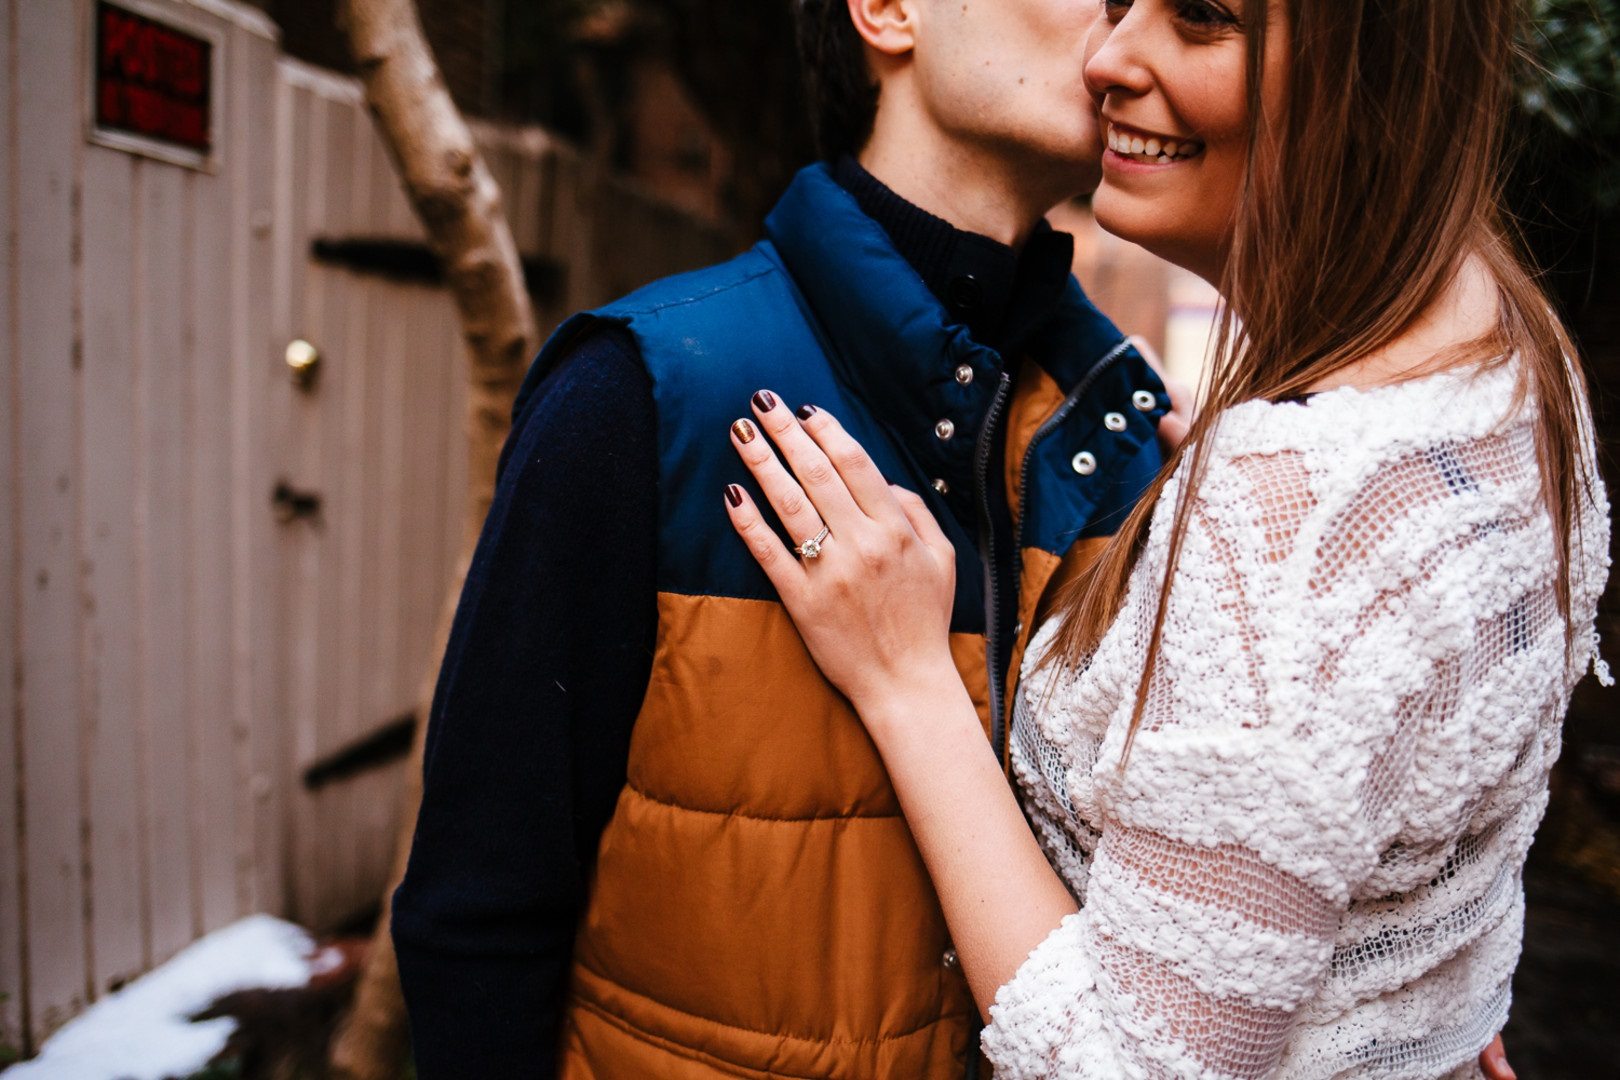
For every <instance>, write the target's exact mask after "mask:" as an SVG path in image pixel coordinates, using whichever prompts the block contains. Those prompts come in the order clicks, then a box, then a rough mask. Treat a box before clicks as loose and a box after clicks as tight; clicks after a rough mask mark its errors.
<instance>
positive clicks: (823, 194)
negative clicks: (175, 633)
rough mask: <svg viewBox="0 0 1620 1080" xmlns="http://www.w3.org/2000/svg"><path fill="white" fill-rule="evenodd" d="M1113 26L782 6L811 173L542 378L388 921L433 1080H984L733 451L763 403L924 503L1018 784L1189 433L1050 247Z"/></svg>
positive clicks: (1033, 0)
mask: <svg viewBox="0 0 1620 1080" xmlns="http://www.w3.org/2000/svg"><path fill="white" fill-rule="evenodd" d="M1095 9H1096V5H1095V0H996V2H995V3H989V2H986V0H967V2H965V3H964V2H963V0H804V2H802V3H799V4H798V7H797V11H798V18H799V20H800V32H801V33H800V36H801V44H802V46H803V52H804V58H805V61H806V69H807V72H808V75H809V83H810V86H811V96H812V100H813V103H814V107H815V109H816V122H817V129H818V137H819V139H820V141H821V143H822V148H823V152H824V155H825V157H826V159H827V163H826V164H823V165H819V166H815V167H812V168H811V169H808V170H806V171H805V172H804V173H801V174H800V176H799V177H798V178H797V179H796V180H795V181H794V183H793V184H792V186H791V187H790V188H789V190H788V192H787V193H786V194H785V195H784V197H783V199H782V201H781V203H780V204H779V205H778V206H777V208H776V209H775V210H774V211H773V212H772V214H771V216H770V217H769V219H768V220H767V223H766V229H765V231H766V237H767V239H766V240H765V241H764V242H762V244H760V245H759V246H757V247H756V248H754V249H753V250H751V251H749V252H747V253H745V254H744V255H743V256H741V257H739V258H738V259H736V260H733V261H732V262H730V263H727V264H724V265H722V266H719V267H714V268H711V269H709V270H704V271H699V272H697V273H695V274H689V275H683V276H680V277H677V278H674V279H670V280H667V281H663V282H658V283H655V284H653V285H652V286H649V287H648V288H646V289H644V290H641V291H640V292H638V293H636V294H634V295H632V296H631V297H628V298H626V299H625V300H622V301H619V302H617V303H615V304H613V305H609V306H608V307H607V308H604V309H601V310H600V311H598V312H594V313H590V314H587V315H583V316H578V317H576V318H575V319H573V320H570V321H569V322H568V323H567V324H566V325H564V326H563V327H562V328H561V329H560V330H559V331H558V332H557V334H556V335H555V336H554V337H553V338H552V340H551V341H550V342H549V343H548V344H547V346H546V348H545V349H544V350H543V351H542V353H541V355H540V357H539V358H538V359H537V361H536V362H535V364H534V367H533V369H532V370H531V372H530V374H529V377H528V379H527V380H526V382H525V385H524V387H523V389H522V391H521V392H520V394H519V397H518V401H517V404H516V407H515V410H514V421H515V422H514V428H513V432H512V435H511V438H510V439H509V441H508V444H507V446H506V448H505V451H504V453H503V456H502V460H501V464H500V477H499V486H498V490H497V495H496V499H495V502H494V505H493V507H492V510H491V513H490V516H489V519H488V522H487V523H486V525H485V529H484V533H483V536H482V539H481V541H480V544H479V548H478V551H477V553H476V555H475V558H474V561H473V564H472V567H471V570H470V572H469V574H468V579H467V584H466V588H465V591H464V593H463V596H462V599H461V604H460V608H459V610H458V613H457V618H456V623H455V627H454V630H453V632H452V635H451V640H450V643H449V648H448V650H447V654H446V657H445V662H444V666H443V669H442V670H441V673H440V677H439V684H438V687H437V692H436V695H435V701H434V707H433V711H432V717H431V720H430V727H429V732H428V742H427V747H426V755H425V760H424V795H423V802H422V809H421V817H420V820H419V823H418V826H417V833H416V839H415V844H414V847H413V850H412V854H411V861H410V866H409V870H408V872H407V874H406V878H405V881H404V883H403V884H402V885H401V887H400V889H399V890H398V892H397V894H396V896H395V901H394V915H393V930H394V938H395V943H396V945H397V948H398V955H399V964H400V972H401V979H402V983H403V985H404V989H405V993H406V998H407V1001H408V1003H409V1006H410V1013H411V1020H412V1027H413V1041H414V1045H415V1052H416V1059H417V1070H418V1075H420V1076H421V1077H423V1078H424V1080H436V1078H440V1077H467V1076H477V1077H502V1078H504V1077H517V1076H534V1075H542V1076H550V1075H552V1074H553V1072H554V1070H556V1071H560V1073H561V1074H562V1075H564V1076H567V1077H580V1078H600V1080H617V1078H621V1077H623V1078H643V1077H649V1078H650V1077H658V1078H664V1077H690V1078H694V1080H696V1078H704V1080H708V1078H720V1077H738V1076H760V1077H764V1076H793V1077H835V1076H836V1077H861V1078H865V1077H887V1076H893V1077H903V1078H907V1080H911V1078H918V1077H957V1076H964V1075H973V1074H974V1073H975V1072H976V1071H977V1069H978V1066H979V1059H978V1055H977V1053H976V1052H975V1051H974V1033H975V1030H976V1027H977V1017H976V1015H975V1010H974V1007H973V1004H972V1001H971V999H970V997H969V995H968V992H967V989H966V986H965V983H964V982H963V980H962V978H961V975H960V973H959V971H958V970H957V969H956V965H955V960H954V954H953V953H952V952H951V950H950V946H949V942H948V940H947V939H946V934H945V927H944V923H943V920H942V919H941V917H940V914H939V910H938V906H937V901H936V900H935V899H934V897H933V894H932V891H931V889H930V888H929V885H928V881H927V877H926V874H925V872H924V870H923V868H922V866H921V863H920V860H919V858H918V856H917V853H916V851H915V849H914V847H913V846H912V844H911V840H910V837H909V834H908V833H907V831H906V829H905V825H904V822H903V820H902V819H901V817H900V815H899V811H898V807H897V806H896V804H895V800H894V794H893V792H892V790H891V789H890V788H889V785H888V783H887V780H886V778H885V776H884V773H883V770H882V766H881V763H880V762H879V760H878V758H877V756H876V754H875V752H874V750H873V749H872V747H871V744H870V743H869V742H868V741H867V739H866V737H865V735H864V734H863V733H862V730H861V728H860V725H859V723H858V721H857V720H856V719H855V718H854V717H853V716H852V715H851V714H850V712H849V710H848V707H847V704H846V703H845V702H844V701H843V700H842V698H840V697H839V696H838V695H837V694H836V693H835V692H834V691H832V690H831V689H830V687H828V685H827V684H826V683H825V682H824V681H823V680H822V679H821V677H820V675H819V674H818V673H817V671H816V669H815V666H814V664H813V663H812V662H811V661H810V659H809V657H808V655H806V654H805V652H804V649H803V645H802V643H801V642H800V641H799V640H798V638H797V636H796V635H795V634H794V632H793V630H792V626H791V623H790V621H789V620H788V618H787V616H786V614H785V613H784V612H783V611H782V610H781V608H780V607H779V606H778V604H777V603H776V599H775V596H774V594H773V593H772V592H771V590H770V587H769V584H768V583H767V582H766V580H765V579H764V577H763V575H762V574H761V573H760V572H759V571H758V569H757V568H756V567H755V565H754V563H753V560H752V559H751V558H749V557H748V554H747V552H746V551H745V550H744V549H743V547H742V546H741V542H740V541H738V540H737V538H736V537H735V535H734V534H733V533H732V531H731V528H730V525H729V523H728V522H727V519H726V517H725V514H724V512H723V510H722V507H721V499H722V491H723V489H724V486H725V485H726V484H728V483H747V478H746V473H745V471H744V470H743V468H742V467H741V465H740V463H739V462H738V461H737V460H736V457H735V455H734V453H733V451H732V449H731V446H730V443H729V441H728V438H727V429H728V427H729V426H730V424H731V422H732V420H734V419H735V418H737V417H739V416H743V415H745V414H746V412H747V401H748V396H749V395H750V394H752V393H753V392H755V391H756V390H758V389H759V388H761V387H766V386H770V387H773V388H775V389H776V390H777V391H779V392H781V393H784V394H791V395H792V399H791V401H790V404H791V405H792V406H794V407H795V408H796V407H798V406H799V405H801V404H804V403H814V404H816V405H818V406H819V407H822V408H827V409H831V410H833V411H834V412H835V414H836V415H837V416H838V417H839V419H840V420H841V421H842V422H843V423H844V424H845V425H846V426H847V427H848V428H849V429H850V430H851V431H852V432H854V433H855V435H856V436H857V437H858V438H860V439H861V441H862V442H863V444H864V445H865V446H866V447H867V449H868V450H869V451H870V452H871V453H872V454H873V456H874V459H875V460H876V461H877V462H878V464H879V465H880V467H882V468H883V469H884V471H885V473H886V474H887V475H888V476H889V478H890V479H891V480H893V481H894V482H897V483H903V484H906V485H907V486H910V487H912V488H913V489H914V490H919V491H922V492H923V493H924V494H925V495H927V496H928V497H929V498H930V499H931V505H932V507H933V509H934V512H935V513H936V515H937V516H938V517H939V519H940V521H941V524H942V526H943V527H944V528H945V529H946V532H947V534H948V535H950V536H951V538H952V540H953V543H954V544H955V545H956V548H957V550H958V554H959V565H958V573H957V578H958V595H957V602H956V614H955V616H954V618H953V627H952V629H953V642H954V644H955V646H956V648H957V654H958V657H959V663H960V666H961V668H962V670H963V672H964V674H965V675H966V676H967V677H968V681H969V686H970V687H973V688H974V690H975V696H976V699H977V701H978V704H979V706H980V709H981V713H982V714H983V716H984V719H985V724H986V734H987V736H988V742H987V752H992V751H993V752H995V753H998V754H1001V753H1004V751H1005V719H1006V716H1007V714H1008V695H1009V686H1008V682H1009V676H1010V675H1011V674H1012V673H1015V672H1016V670H1017V662H1018V659H1019V657H1020V655H1021V652H1022V646H1023V643H1024V642H1025V641H1027V640H1028V636H1029V634H1030V632H1031V630H1032V629H1033V625H1034V623H1035V622H1036V621H1037V619H1038V618H1039V617H1040V615H1041V614H1043V613H1044V608H1043V605H1044V603H1045V602H1046V601H1048V600H1049V598H1050V596H1051V592H1052V588H1053V586H1054V585H1055V583H1057V582H1059V581H1061V580H1062V579H1064V578H1065V577H1067V576H1068V575H1070V574H1072V573H1073V572H1075V571H1076V570H1077V569H1078V568H1079V567H1081V566H1083V565H1084V563H1085V560H1086V558H1087V557H1088V556H1089V555H1090V554H1091V553H1092V552H1094V551H1095V550H1096V547H1097V545H1098V544H1100V543H1101V542H1102V541H1103V539H1104V538H1106V536H1107V535H1108V534H1109V533H1110V532H1111V531H1112V530H1113V529H1114V528H1115V527H1117V525H1118V523H1119V522H1120V520H1122V518H1123V516H1124V514H1125V512H1126V511H1127V510H1128V509H1129V507H1130V506H1131V505H1132V503H1133V502H1134V500H1135V499H1136V497H1137V496H1138V495H1139V493H1140V492H1141V490H1142V489H1143V488H1144V487H1145V486H1146V484H1147V483H1148V481H1149V480H1150V479H1151V477H1152V476H1153V474H1154V472H1155V471H1156V470H1157V468H1158V467H1159V465H1160V463H1161V457H1160V453H1159V450H1158V447H1157V444H1156V439H1155V428H1156V425H1157V424H1158V423H1159V421H1160V420H1161V419H1163V418H1164V417H1165V416H1166V415H1167V414H1168V411H1169V408H1170V401H1169V398H1168V396H1167V395H1166V393H1165V391H1164V388H1163V386H1162V384H1161V383H1160V381H1159V380H1158V379H1157V378H1156V376H1155V375H1154V374H1153V372H1152V371H1151V370H1150V368H1149V367H1148V366H1147V364H1146V363H1145V362H1144V361H1143V360H1142V358H1141V357H1140V356H1139V355H1138V353H1137V352H1136V351H1135V350H1134V349H1133V348H1131V347H1130V345H1129V344H1128V343H1127V342H1126V341H1125V340H1124V339H1123V338H1122V337H1121V335H1120V334H1119V332H1118V331H1117V330H1115V329H1114V327H1113V326H1112V325H1111V324H1110V323H1109V322H1108V321H1107V320H1106V319H1105V318H1103V317H1102V316H1101V315H1100V314H1099V313H1098V312H1097V311H1096V310H1095V309H1094V308H1093V307H1092V306H1091V305H1090V304H1089V303H1088V302H1087V301H1086V300H1085V298H1084V296H1083V295H1082V294H1081V292H1080V290H1079V288H1078V286H1077V285H1076V284H1075V283H1074V282H1073V281H1072V279H1071V278H1070V277H1069V272H1068V268H1069V266H1070V264H1071V261H1072V241H1071V240H1070V238H1069V237H1067V236H1064V235H1061V234H1058V233H1055V232H1053V231H1052V230H1051V229H1050V228H1048V227H1046V226H1045V224H1044V223H1043V221H1042V215H1043V214H1044V212H1045V211H1046V210H1047V209H1048V208H1050V207H1052V206H1054V205H1056V204H1058V203H1059V202H1061V201H1063V200H1064V199H1067V198H1069V197H1071V196H1073V195H1075V194H1077V193H1080V192H1082V191H1084V190H1087V189H1088V188H1089V187H1090V186H1091V184H1092V183H1093V182H1094V181H1095V179H1096V175H1097V165H1098V154H1099V139H1098V132H1097V128H1096V121H1095V119H1094V116H1093V111H1092V104H1091V101H1090V99H1089V97H1088V95H1087V93H1086V90H1085V87H1084V85H1083V83H1082V80H1081V66H1082V64H1081V50H1082V44H1083V36H1084V30H1085V28H1086V26H1087V25H1088V23H1089V20H1090V19H1091V18H1092V17H1093V15H1094V14H1095ZM1167 426H1168V425H1167ZM808 539H810V538H808V537H791V538H789V540H790V542H791V543H795V544H798V543H800V542H802V541H805V540H808ZM828 542H830V543H836V542H837V540H836V537H834V538H832V539H831V540H829V541H828ZM784 702H785V703H787V704H786V705H784V704H783V703H784Z"/></svg>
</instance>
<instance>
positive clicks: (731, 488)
mask: <svg viewBox="0 0 1620 1080" xmlns="http://www.w3.org/2000/svg"><path fill="white" fill-rule="evenodd" d="M726 502H728V503H730V504H731V505H732V506H734V507H736V506H741V505H742V488H740V487H738V486H737V485H736V484H727V485H726Z"/></svg>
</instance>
